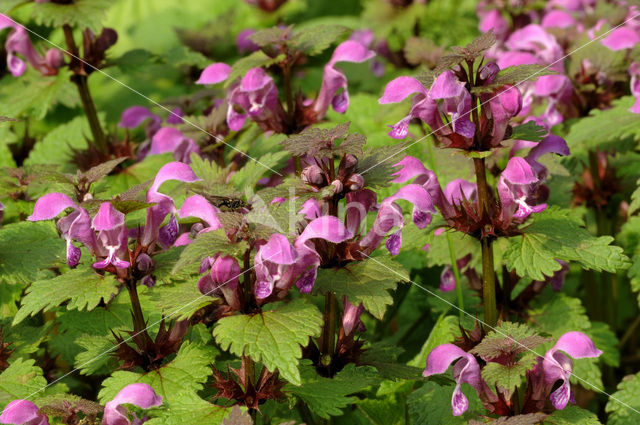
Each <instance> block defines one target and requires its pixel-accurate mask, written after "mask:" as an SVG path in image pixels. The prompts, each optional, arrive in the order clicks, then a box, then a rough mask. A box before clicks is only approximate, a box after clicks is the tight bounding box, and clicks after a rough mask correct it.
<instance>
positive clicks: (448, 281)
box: [440, 254, 471, 292]
mask: <svg viewBox="0 0 640 425" xmlns="http://www.w3.org/2000/svg"><path fill="white" fill-rule="evenodd" d="M470 261H471V254H469V255H465V256H464V257H462V258H460V259H458V260H457V261H456V263H457V265H458V270H460V271H462V269H464V268H465V267H466V266H467V265H468V264H469V262H470ZM454 289H456V278H455V275H454V274H453V267H452V266H450V265H446V266H444V269H442V273H441V274H440V290H441V291H443V292H451V291H453V290H454Z"/></svg>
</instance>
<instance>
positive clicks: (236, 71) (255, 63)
mask: <svg viewBox="0 0 640 425" xmlns="http://www.w3.org/2000/svg"><path fill="white" fill-rule="evenodd" d="M283 59H284V55H283V54H281V55H278V56H276V57H275V58H272V57H269V56H267V55H266V54H265V53H264V52H263V51H262V50H258V51H255V52H253V53H251V54H250V55H249V56H245V57H243V58H242V59H240V60H239V61H237V62H236V63H234V64H233V66H232V67H231V72H230V73H229V77H227V80H226V82H225V84H224V86H225V88H226V87H229V86H230V85H231V84H232V83H233V82H234V81H235V80H236V79H237V78H239V77H242V76H243V75H244V74H246V73H247V71H249V70H250V69H251V68H264V67H267V66H271V65H273V64H274V63H278V62H280V61H281V60H283Z"/></svg>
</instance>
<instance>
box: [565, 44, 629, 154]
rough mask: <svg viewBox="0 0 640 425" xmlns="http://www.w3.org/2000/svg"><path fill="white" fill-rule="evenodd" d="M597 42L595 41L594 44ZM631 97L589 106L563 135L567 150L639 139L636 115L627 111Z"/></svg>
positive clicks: (589, 148)
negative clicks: (605, 106)
mask: <svg viewBox="0 0 640 425" xmlns="http://www.w3.org/2000/svg"><path fill="white" fill-rule="evenodd" d="M594 44H599V43H594ZM634 102H635V98H634V97H633V96H624V97H621V98H620V99H617V100H614V101H613V102H612V107H611V108H608V109H604V110H600V109H593V110H592V111H591V114H590V116H588V117H586V118H582V119H580V120H578V121H576V122H575V124H573V125H572V126H571V129H570V130H569V134H567V136H566V137H565V139H566V141H567V144H568V145H569V148H571V153H572V154H573V153H574V150H575V151H583V152H584V151H586V150H595V149H596V148H602V144H603V143H607V142H617V141H619V140H621V139H626V138H633V139H634V140H638V139H639V138H640V122H639V120H638V119H637V118H638V116H637V114H634V113H632V112H631V111H629V108H631V107H632V106H633V103H634Z"/></svg>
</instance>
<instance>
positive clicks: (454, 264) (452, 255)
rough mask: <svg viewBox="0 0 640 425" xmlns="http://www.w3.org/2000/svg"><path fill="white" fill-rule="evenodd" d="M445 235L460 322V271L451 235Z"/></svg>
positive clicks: (462, 299) (461, 300) (461, 307)
mask: <svg viewBox="0 0 640 425" xmlns="http://www.w3.org/2000/svg"><path fill="white" fill-rule="evenodd" d="M445 234H446V235H447V244H448V245H449V257H450V258H451V268H452V269H453V277H454V279H455V281H456V294H457V295H458V308H459V310H458V313H459V316H460V320H462V319H463V318H464V297H463V296H462V280H461V279H460V269H459V268H458V260H457V258H456V252H455V249H454V248H453V241H452V240H451V234H450V233H449V232H445Z"/></svg>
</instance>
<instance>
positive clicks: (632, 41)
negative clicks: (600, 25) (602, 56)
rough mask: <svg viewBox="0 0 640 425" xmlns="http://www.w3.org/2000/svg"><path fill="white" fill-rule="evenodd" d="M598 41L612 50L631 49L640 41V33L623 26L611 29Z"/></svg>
mask: <svg viewBox="0 0 640 425" xmlns="http://www.w3.org/2000/svg"><path fill="white" fill-rule="evenodd" d="M600 42H601V43H602V44H603V45H604V46H605V47H607V48H609V49H611V50H613V51H616V50H623V49H631V48H633V47H634V46H635V45H636V44H638V42H640V35H638V33H637V32H636V31H634V30H633V29H631V28H629V27H627V26H623V27H620V28H616V29H614V30H613V31H611V32H610V33H609V34H608V35H607V36H606V37H604V38H603V39H602V40H600Z"/></svg>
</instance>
